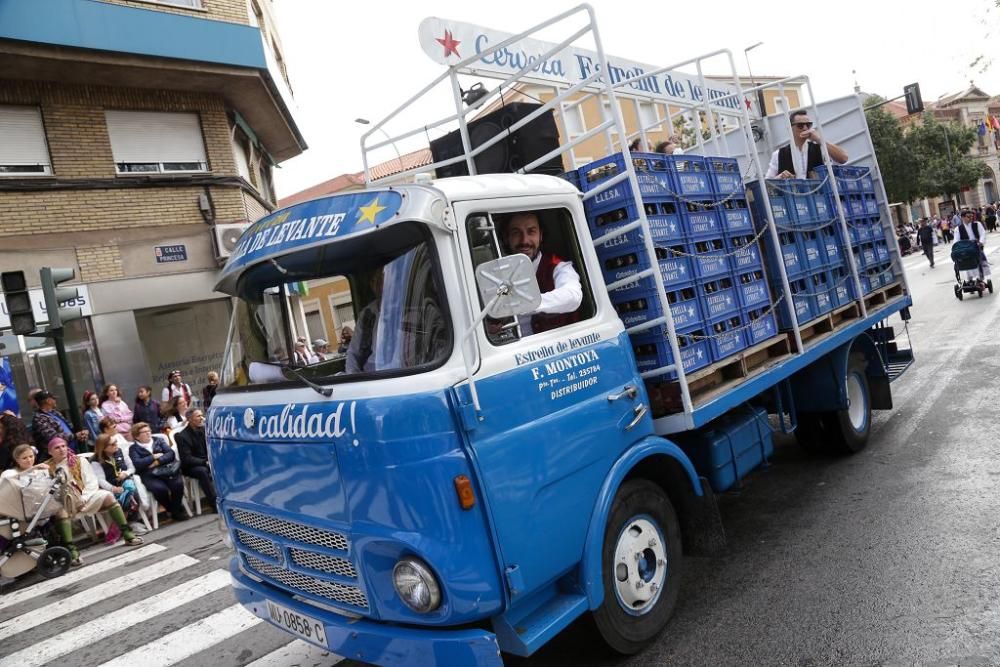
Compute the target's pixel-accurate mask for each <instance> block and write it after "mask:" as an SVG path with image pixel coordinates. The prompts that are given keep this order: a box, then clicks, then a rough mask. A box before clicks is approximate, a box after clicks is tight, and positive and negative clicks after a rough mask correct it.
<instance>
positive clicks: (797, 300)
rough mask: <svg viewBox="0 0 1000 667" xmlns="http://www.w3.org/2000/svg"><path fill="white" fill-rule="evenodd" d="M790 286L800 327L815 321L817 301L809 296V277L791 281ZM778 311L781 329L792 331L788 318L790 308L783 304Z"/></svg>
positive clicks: (791, 297)
mask: <svg viewBox="0 0 1000 667" xmlns="http://www.w3.org/2000/svg"><path fill="white" fill-rule="evenodd" d="M788 286H789V287H790V288H791V290H792V293H791V295H790V299H791V302H792V305H793V307H794V308H795V317H796V319H798V321H799V325H803V324H805V323H806V322H809V321H810V320H812V319H814V318H815V317H816V308H815V306H814V303H815V299H814V298H813V297H812V296H810V294H809V289H810V284H809V277H808V276H806V277H802V278H796V279H795V280H789V281H788ZM777 311H778V324H779V325H780V327H781V328H782V329H791V328H792V322H791V320H790V319H789V318H788V307H787V306H786V305H785V304H781V305H780V306H778V308H777Z"/></svg>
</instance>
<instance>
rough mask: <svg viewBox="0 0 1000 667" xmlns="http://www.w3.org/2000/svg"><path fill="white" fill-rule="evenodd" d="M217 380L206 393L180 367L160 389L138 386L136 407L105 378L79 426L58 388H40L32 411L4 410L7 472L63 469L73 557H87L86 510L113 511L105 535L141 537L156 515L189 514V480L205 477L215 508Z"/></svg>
mask: <svg viewBox="0 0 1000 667" xmlns="http://www.w3.org/2000/svg"><path fill="white" fill-rule="evenodd" d="M218 383H219V376H218V374H217V373H215V372H211V373H209V374H208V377H207V384H206V385H205V387H204V388H203V389H202V392H201V397H200V400H198V399H196V398H195V397H194V396H192V393H191V387H190V386H189V385H188V384H186V383H185V382H184V381H183V377H182V375H181V372H180V371H177V370H175V371H171V372H170V374H169V375H168V376H167V381H166V384H165V385H164V386H163V388H162V390H161V391H160V392H159V394H158V396H157V395H154V392H153V389H152V387H149V386H143V387H139V388H138V390H137V391H136V394H135V399H134V401H133V402H132V403H131V405H130V404H129V403H128V402H126V401H125V399H124V398H123V397H122V395H121V391H120V389H119V387H118V385H116V384H107V385H105V386H104V387H103V388H102V389H101V391H100V393H98V392H95V391H92V390H88V391H85V392H84V394H83V405H82V415H83V422H84V428H81V429H80V430H74V429H73V427H72V426H71V425H70V422H69V420H67V418H66V417H65V416H64V415H63V413H62V412H60V410H59V406H58V399H57V397H56V396H55V395H54V394H53V393H52V392H50V391H48V390H46V389H43V388H40V387H35V388H32V389H30V390H29V392H28V403H29V405H30V407H31V410H32V411H33V414H32V415H31V416H30V418H28V417H27V416H25V417H24V418H23V419H22V416H20V415H17V414H14V413H13V412H10V411H7V412H4V413H3V414H0V471H2V472H0V476H2V477H5V478H8V477H13V478H20V477H22V476H34V475H48V476H50V477H55V476H56V475H57V474H58V473H60V472H61V473H62V478H64V479H65V480H66V481H65V484H64V487H65V493H64V495H63V496H62V498H61V502H62V507H63V509H62V510H61V511H60V512H59V514H58V515H56V517H55V518H54V520H53V521H52V524H53V529H54V530H53V532H54V537H55V538H56V539H57V540H58V541H60V542H62V543H63V545H64V546H66V547H67V549H69V551H70V553H71V555H72V563H71V564H72V565H80V564H81V563H82V560H81V558H80V554H79V550H78V549H77V547H76V545H75V544H74V540H73V526H72V520H73V519H75V518H78V517H80V516H93V515H96V514H100V513H107V516H108V517H109V518H110V519H111V522H110V524H109V526H108V529H107V531H106V532H105V535H104V538H105V541H106V542H108V543H114V542H117V541H118V540H119V539H123V540H124V542H125V544H128V545H135V544H141V543H142V538H140V537H138V535H137V533H141V532H144V524H145V525H148V524H149V522H148V517H151V516H152V517H154V518H155V519H156V522H154V525H157V522H170V521H185V520H187V519H188V513H187V511H186V508H185V486H186V484H185V478H189V479H192V480H195V481H196V482H197V489H198V490H199V491H200V493H201V495H202V496H203V497H204V498H205V501H204V503H203V505H202V507H203V509H204V511H209V512H214V511H215V505H216V502H215V501H216V496H215V487H214V484H213V482H212V476H211V471H210V469H209V463H208V448H207V444H206V441H205V413H204V411H205V410H207V408H208V407H209V406H210V405H211V404H212V400H213V399H214V397H215V391H216V388H217V387H218ZM198 403H200V405H196V404H198ZM192 488H194V487H193V486H192ZM190 492H192V491H190V490H189V493H190ZM140 513H142V516H140ZM143 519H146V520H145V521H143Z"/></svg>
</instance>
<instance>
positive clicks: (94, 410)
mask: <svg viewBox="0 0 1000 667" xmlns="http://www.w3.org/2000/svg"><path fill="white" fill-rule="evenodd" d="M102 419H104V412H103V411H102V410H101V397H100V396H98V395H97V392H96V391H90V390H89V389H88V390H87V391H85V392H83V423H85V424H86V425H87V432H88V433H89V435H90V443H91V444H93V443H95V442H97V437H98V436H99V435H101V426H100V424H101V420H102Z"/></svg>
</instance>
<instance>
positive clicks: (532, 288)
mask: <svg viewBox="0 0 1000 667" xmlns="http://www.w3.org/2000/svg"><path fill="white" fill-rule="evenodd" d="M476 285H477V286H478V287H479V294H480V296H481V297H482V299H483V303H484V304H486V314H487V315H489V316H490V317H492V318H494V319H497V320H500V319H504V318H507V317H514V316H516V315H527V314H528V313H533V312H534V311H535V310H536V309H537V308H538V306H539V305H540V304H541V303H542V293H541V291H540V290H539V289H538V281H537V280H535V267H534V266H533V265H532V264H531V260H530V259H528V256H527V255H520V254H518V255H508V256H507V257H501V258H499V259H494V260H493V261H490V262H485V263H483V264H480V265H479V266H477V267H476Z"/></svg>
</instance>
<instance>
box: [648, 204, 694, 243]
mask: <svg viewBox="0 0 1000 667" xmlns="http://www.w3.org/2000/svg"><path fill="white" fill-rule="evenodd" d="M642 205H643V208H644V209H645V211H646V220H647V221H648V222H649V231H650V233H652V235H653V241H654V242H656V243H675V242H679V241H681V240H683V238H684V231H683V227H682V226H681V214H680V211H679V210H678V205H677V200H676V199H674V198H673V197H655V198H650V199H649V200H645V201H643V204H642Z"/></svg>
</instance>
